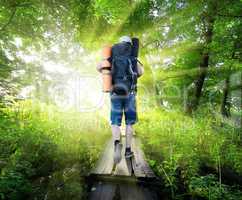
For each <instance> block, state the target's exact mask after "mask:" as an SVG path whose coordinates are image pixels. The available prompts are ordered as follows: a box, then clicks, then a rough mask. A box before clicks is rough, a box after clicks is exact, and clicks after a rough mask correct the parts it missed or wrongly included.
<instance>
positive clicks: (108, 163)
mask: <svg viewBox="0 0 242 200" xmlns="http://www.w3.org/2000/svg"><path fill="white" fill-rule="evenodd" d="M113 146H114V145H113V139H112V138H111V139H110V140H109V141H108V142H107V144H106V148H105V150H104V152H103V153H102V154H101V156H100V158H99V160H98V162H97V165H96V168H94V169H93V170H92V171H91V174H106V175H111V173H112V169H113V151H114V150H113V148H114V147H113Z"/></svg>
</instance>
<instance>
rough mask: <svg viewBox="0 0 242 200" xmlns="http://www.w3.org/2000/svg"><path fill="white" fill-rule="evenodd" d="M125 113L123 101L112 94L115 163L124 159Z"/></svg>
mask: <svg viewBox="0 0 242 200" xmlns="http://www.w3.org/2000/svg"><path fill="white" fill-rule="evenodd" d="M122 115H123V101H122V99H121V98H120V97H119V96H117V95H111V129H112V134H113V140H114V154H113V155H114V157H113V159H114V164H117V163H119V162H120V161H121V159H122V155H121V152H122V144H121V142H120V140H121V131H120V126H121V122H122Z"/></svg>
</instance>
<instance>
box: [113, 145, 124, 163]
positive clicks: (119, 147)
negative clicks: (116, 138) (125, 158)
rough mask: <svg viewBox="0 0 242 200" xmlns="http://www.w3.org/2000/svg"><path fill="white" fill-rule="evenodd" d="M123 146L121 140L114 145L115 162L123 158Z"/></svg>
mask: <svg viewBox="0 0 242 200" xmlns="http://www.w3.org/2000/svg"><path fill="white" fill-rule="evenodd" d="M122 147H123V145H122V144H121V143H120V142H118V143H116V144H115V145H114V156H113V161H114V164H118V163H119V162H120V161H121V159H122V155H121V152H122Z"/></svg>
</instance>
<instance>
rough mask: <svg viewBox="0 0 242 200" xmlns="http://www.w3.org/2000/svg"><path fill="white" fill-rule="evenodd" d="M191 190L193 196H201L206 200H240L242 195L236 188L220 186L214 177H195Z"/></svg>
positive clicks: (190, 186)
mask: <svg viewBox="0 0 242 200" xmlns="http://www.w3.org/2000/svg"><path fill="white" fill-rule="evenodd" d="M189 190H190V192H191V193H192V195H193V196H197V195H198V196H200V197H204V198H206V199H211V200H216V199H228V200H236V199H240V198H241V195H242V193H241V192H240V191H239V190H238V189H236V188H229V187H228V186H226V185H223V184H219V182H218V181H217V180H216V177H214V176H213V175H207V176H201V177H193V178H192V179H191V182H190V185H189Z"/></svg>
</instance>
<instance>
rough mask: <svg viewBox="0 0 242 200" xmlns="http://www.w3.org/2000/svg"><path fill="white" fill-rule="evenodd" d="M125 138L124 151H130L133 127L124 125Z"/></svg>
mask: <svg viewBox="0 0 242 200" xmlns="http://www.w3.org/2000/svg"><path fill="white" fill-rule="evenodd" d="M125 137H126V149H127V148H128V149H130V150H131V144H132V137H133V127H132V125H126V129H125Z"/></svg>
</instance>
